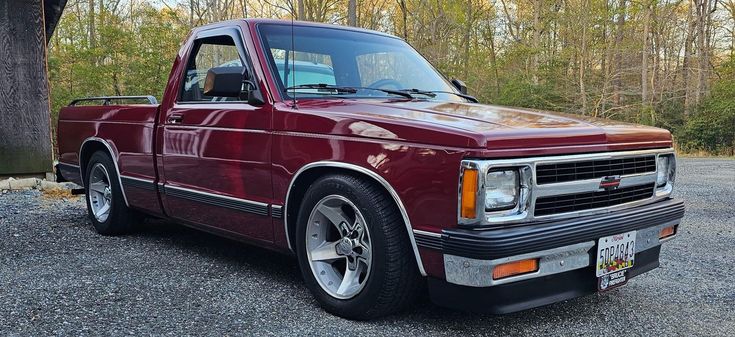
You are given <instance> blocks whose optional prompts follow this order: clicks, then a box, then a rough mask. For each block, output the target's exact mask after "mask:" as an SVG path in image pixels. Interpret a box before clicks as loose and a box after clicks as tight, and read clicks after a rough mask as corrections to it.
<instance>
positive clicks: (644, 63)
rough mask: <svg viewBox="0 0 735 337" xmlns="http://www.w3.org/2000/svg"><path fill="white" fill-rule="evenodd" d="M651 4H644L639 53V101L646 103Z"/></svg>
mask: <svg viewBox="0 0 735 337" xmlns="http://www.w3.org/2000/svg"><path fill="white" fill-rule="evenodd" d="M652 7H653V5H652V4H651V3H650V2H649V3H648V5H647V6H646V16H645V18H644V19H643V52H642V53H641V103H643V104H644V105H647V104H648V50H649V49H650V45H649V43H650V40H651V39H650V38H649V37H648V35H649V33H650V30H651V28H650V27H651V8H652Z"/></svg>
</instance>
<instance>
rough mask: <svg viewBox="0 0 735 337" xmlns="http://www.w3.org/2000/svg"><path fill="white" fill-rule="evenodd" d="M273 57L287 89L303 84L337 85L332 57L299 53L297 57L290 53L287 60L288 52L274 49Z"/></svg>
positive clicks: (296, 54)
mask: <svg viewBox="0 0 735 337" xmlns="http://www.w3.org/2000/svg"><path fill="white" fill-rule="evenodd" d="M271 55H273V61H274V62H275V63H276V68H278V76H280V77H281V82H283V85H284V87H286V88H288V87H290V86H293V85H301V84H319V83H323V84H332V85H334V84H336V83H337V81H336V79H335V77H334V69H333V68H332V57H331V56H329V55H325V54H317V53H306V52H299V51H297V52H296V53H295V55H294V54H291V53H289V55H288V60H286V51H285V50H283V49H274V48H271ZM294 56H295V57H294ZM292 71H293V73H292ZM294 75H295V76H294ZM294 77H295V79H294ZM294 81H295V82H294Z"/></svg>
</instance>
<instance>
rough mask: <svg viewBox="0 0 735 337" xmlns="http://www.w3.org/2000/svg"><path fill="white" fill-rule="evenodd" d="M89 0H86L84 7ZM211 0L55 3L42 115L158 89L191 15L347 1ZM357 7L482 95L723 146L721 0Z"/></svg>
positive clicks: (335, 8) (328, 8)
mask: <svg viewBox="0 0 735 337" xmlns="http://www.w3.org/2000/svg"><path fill="white" fill-rule="evenodd" d="M90 3H96V4H98V5H97V8H96V10H95V11H94V15H93V17H90V15H89V14H90V11H89V8H88V7H87V6H89V4H90ZM217 3H218V5H217V6H211V4H210V2H207V1H203V0H191V1H170V2H160V1H147V2H146V1H124V2H113V1H99V2H97V1H95V2H87V1H80V2H74V3H70V4H69V5H67V8H66V11H65V13H64V15H63V17H62V20H61V22H60V24H59V26H58V28H57V31H56V33H55V34H54V36H53V37H52V39H51V43H50V50H49V58H48V65H49V81H50V85H51V103H52V114H53V115H52V118H54V120H55V118H56V114H57V112H58V110H59V109H60V108H61V107H62V106H64V105H66V104H68V102H69V101H70V100H72V99H73V98H78V97H85V96H94V95H154V96H156V97H158V98H159V99H160V98H161V96H162V94H163V89H164V88H165V86H166V81H167V78H168V74H169V72H170V68H171V64H172V61H173V60H174V59H175V57H176V54H177V52H178V50H179V47H180V43H181V42H182V41H183V40H184V39H185V37H186V34H187V32H188V30H189V29H190V28H191V27H192V26H199V25H203V24H206V23H209V22H214V21H222V20H228V19H236V18H240V17H243V16H245V17H274V18H281V19H289V18H291V17H292V15H296V14H297V13H298V12H299V11H298V10H297V8H295V7H294V6H296V4H297V3H298V4H300V5H301V6H305V8H302V10H303V11H302V12H303V14H304V16H303V17H301V18H300V19H304V20H313V21H323V22H329V23H336V24H346V16H345V13H346V3H347V2H346V1H335V0H326V1H325V0H314V1H303V2H302V1H299V2H294V1H285V0H273V1H264V0H243V1H232V2H217ZM714 3H716V2H713V1H711V2H709V4H710V6H713V5H712V4H714ZM99 6H106V7H104V8H103V9H100V8H99ZM169 6H172V7H169ZM357 6H358V8H357V12H358V13H357V25H358V26H361V27H363V28H368V29H375V30H380V31H384V32H389V33H393V34H395V35H399V36H401V37H405V39H406V40H407V42H409V43H410V44H411V45H412V46H414V47H415V48H416V49H417V50H418V51H420V53H421V54H422V55H424V56H425V57H426V58H427V59H428V60H429V61H430V62H431V63H432V64H433V65H434V66H435V67H437V68H438V69H439V70H440V71H441V72H442V73H444V74H445V75H446V76H447V77H449V78H459V79H462V80H464V81H465V82H466V84H467V86H468V88H469V91H470V94H472V95H475V96H477V97H478V98H479V99H480V100H481V101H482V102H484V103H492V104H500V105H510V106H520V107H527V108H535V109H542V110H556V111H561V112H567V113H578V114H586V115H593V116H597V117H603V118H613V119H617V120H622V121H627V122H634V123H643V124H647V125H654V126H658V127H663V128H666V129H668V130H671V131H672V132H673V133H674V135H675V136H676V139H677V141H678V144H679V145H680V147H681V149H682V150H685V151H707V152H712V153H725V154H727V153H732V152H733V151H734V150H735V142H734V141H733V132H735V126H733V123H734V122H735V121H734V120H733V119H734V117H733V115H734V114H735V113H733V105H735V102H734V100H735V98H733V97H735V70H734V69H735V60H733V59H730V60H729V61H727V60H725V59H726V58H727V56H726V54H727V53H729V54H730V55H732V54H733V53H735V51H725V50H723V49H720V48H719V47H724V46H730V45H732V41H731V39H732V37H733V35H732V34H730V31H731V30H732V29H731V27H732V23H733V21H735V13H730V12H728V11H723V6H720V7H716V8H715V7H710V8H709V9H706V10H699V11H695V10H694V9H693V8H692V7H691V6H692V5H691V2H686V1H674V2H670V1H669V2H667V1H654V2H635V1H633V2H631V1H592V2H589V1H581V2H580V1H564V2H559V1H551V0H540V1H530V2H529V1H518V0H508V1H500V2H496V1H477V0H475V1H466V0H462V1H458V0H452V1H449V0H448V1H423V0H402V1H395V0H371V1H358V2H357ZM699 16H702V17H699ZM706 16H709V18H712V19H713V20H708V17H706ZM621 19H624V20H622V21H621ZM404 20H405V21H404ZM92 22H94V27H95V29H93V30H92V31H90V23H92ZM697 22H705V24H706V25H711V26H708V27H704V28H705V29H708V30H709V29H711V33H710V34H711V35H712V38H713V40H717V41H720V42H717V43H713V44H712V45H711V46H710V45H704V47H703V45H701V44H700V43H699V41H698V40H697V31H698V30H697V29H695V28H697V27H696V23H697ZM693 25H694V26H693ZM645 32H648V33H647V35H646V33H645ZM91 37H94V39H91ZM92 40H94V41H95V43H92ZM701 48H705V50H700V49H701ZM686 50H690V54H689V57H690V59H689V60H688V61H687V62H685V51H686ZM702 57H708V58H709V59H704V60H703V59H702ZM644 83H645V84H646V85H645V87H646V88H645V90H644ZM710 86H711V89H710ZM644 92H645V94H644ZM644 96H647V97H644ZM54 124H55V123H54Z"/></svg>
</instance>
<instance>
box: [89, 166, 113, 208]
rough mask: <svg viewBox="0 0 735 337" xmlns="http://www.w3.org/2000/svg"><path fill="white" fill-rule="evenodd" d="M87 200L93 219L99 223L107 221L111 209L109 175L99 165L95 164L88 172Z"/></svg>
mask: <svg viewBox="0 0 735 337" xmlns="http://www.w3.org/2000/svg"><path fill="white" fill-rule="evenodd" d="M88 198H89V205H90V208H91V209H92V215H94V217H95V219H97V221H99V222H105V221H107V218H108V217H109V216H110V209H111V208H112V189H111V187H110V174H109V173H108V172H107V169H106V168H105V166H104V165H102V164H101V163H97V164H95V165H94V166H93V167H92V170H91V172H90V176H89V194H88Z"/></svg>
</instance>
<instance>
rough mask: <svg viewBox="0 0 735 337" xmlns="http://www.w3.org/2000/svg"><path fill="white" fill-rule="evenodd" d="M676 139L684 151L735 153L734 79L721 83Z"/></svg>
mask: <svg viewBox="0 0 735 337" xmlns="http://www.w3.org/2000/svg"><path fill="white" fill-rule="evenodd" d="M677 140H678V141H679V144H680V146H681V149H682V150H684V151H685V152H698V151H706V152H709V153H713V154H720V155H730V156H732V155H733V154H735V80H732V81H724V82H720V83H718V84H717V85H716V86H715V87H714V88H713V89H712V92H711V94H710V96H709V97H707V98H706V99H705V100H704V101H703V102H702V104H701V105H700V107H699V109H698V111H697V113H696V114H693V115H692V116H690V118H689V119H688V120H687V122H686V123H685V124H684V127H683V129H682V130H681V132H680V133H679V134H678V138H677Z"/></svg>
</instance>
